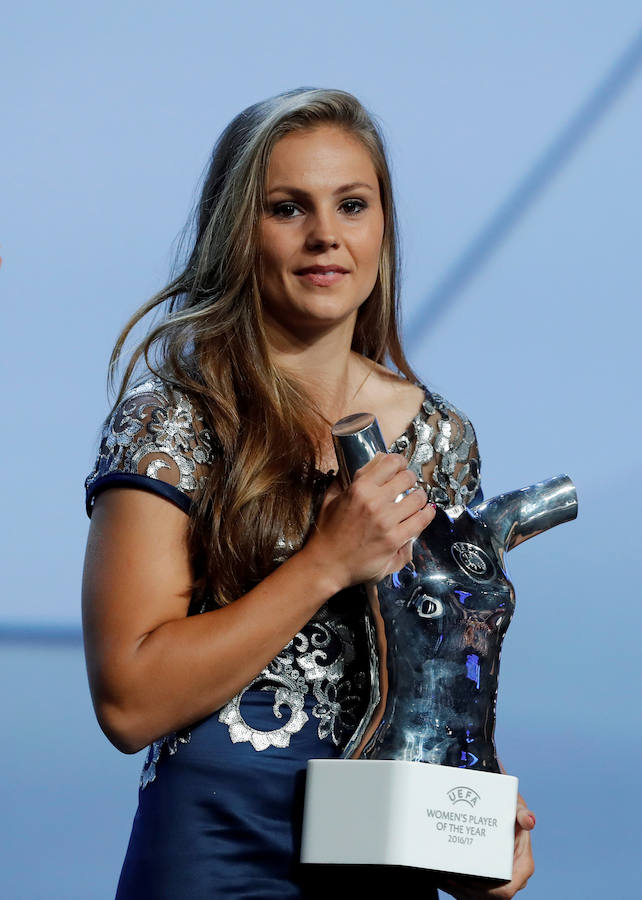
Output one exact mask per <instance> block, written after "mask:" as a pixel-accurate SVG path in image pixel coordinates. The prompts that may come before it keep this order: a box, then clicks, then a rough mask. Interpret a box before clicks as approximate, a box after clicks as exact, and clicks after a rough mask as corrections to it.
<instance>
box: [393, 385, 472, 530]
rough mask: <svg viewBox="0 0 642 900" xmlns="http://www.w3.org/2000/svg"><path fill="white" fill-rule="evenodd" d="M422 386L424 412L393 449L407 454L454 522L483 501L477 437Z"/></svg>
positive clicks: (464, 421)
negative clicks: (465, 511)
mask: <svg viewBox="0 0 642 900" xmlns="http://www.w3.org/2000/svg"><path fill="white" fill-rule="evenodd" d="M420 386H421V387H422V388H423V390H424V395H425V396H424V402H423V403H422V406H421V409H420V410H419V412H418V414H417V415H416V416H415V418H414V419H413V421H412V422H411V424H410V427H409V428H408V429H407V430H406V432H404V434H403V435H402V436H401V437H400V438H398V439H397V440H396V441H395V443H394V444H393V445H392V447H391V448H390V449H391V450H395V451H397V452H400V453H404V454H405V456H406V457H407V458H408V465H409V466H410V468H412V469H414V470H415V472H416V473H417V476H418V478H419V479H420V480H421V481H422V482H423V483H424V485H425V487H426V490H427V492H428V497H429V499H430V500H431V501H433V502H434V503H437V504H438V505H439V506H441V507H442V508H443V509H445V510H446V512H447V513H448V514H449V515H450V516H452V517H453V518H455V517H456V516H458V515H460V513H461V512H462V511H463V510H464V508H465V507H466V506H470V505H474V504H476V503H480V502H481V501H482V500H483V497H484V495H483V493H482V489H481V475H480V469H481V460H480V458H479V448H478V446H477V436H476V434H475V429H474V428H473V425H472V422H471V421H470V419H468V417H467V416H466V415H465V414H464V413H462V412H461V411H460V410H459V409H457V407H456V406H453V405H452V403H449V402H448V401H447V400H445V399H444V398H443V397H442V396H441V395H440V394H436V393H432V392H431V391H429V390H428V388H426V387H425V386H424V385H420Z"/></svg>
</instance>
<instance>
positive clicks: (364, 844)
mask: <svg viewBox="0 0 642 900" xmlns="http://www.w3.org/2000/svg"><path fill="white" fill-rule="evenodd" d="M516 808H517V778H515V777H514V776H512V775H496V774H494V773H491V772H477V771H475V770H472V769H456V768H453V767H451V766H437V765H432V764H430V763H423V762H403V761H401V760H384V759H382V760H362V759H311V760H310V761H309V762H308V772H307V779H306V788H305V807H304V816H303V840H302V845H301V862H304V863H331V864H335V863H342V864H349V865H354V864H360V865H390V866H414V867H416V868H420V869H432V870H435V871H437V872H454V873H457V874H461V875H476V876H479V877H483V878H496V879H501V880H503V881H510V879H511V877H512V871H513V848H514V842H515V812H516Z"/></svg>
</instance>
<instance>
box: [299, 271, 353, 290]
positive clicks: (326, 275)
mask: <svg viewBox="0 0 642 900" xmlns="http://www.w3.org/2000/svg"><path fill="white" fill-rule="evenodd" d="M346 275H347V272H303V273H302V274H300V275H298V277H299V278H303V279H305V281H308V282H310V284H316V285H318V286H319V287H327V286H328V285H330V284H336V283H337V281H341V279H342V278H345V277H346Z"/></svg>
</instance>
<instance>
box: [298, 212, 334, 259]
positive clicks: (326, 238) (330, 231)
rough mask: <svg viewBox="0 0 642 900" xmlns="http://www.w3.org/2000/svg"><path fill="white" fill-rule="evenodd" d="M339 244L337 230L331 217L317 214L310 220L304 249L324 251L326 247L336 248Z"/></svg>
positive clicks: (325, 214)
mask: <svg viewBox="0 0 642 900" xmlns="http://www.w3.org/2000/svg"><path fill="white" fill-rule="evenodd" d="M339 242H340V241H339V230H338V228H337V223H336V222H335V221H334V220H333V218H332V216H330V215H329V214H327V213H317V214H316V215H315V216H313V217H311V218H310V228H309V230H308V233H307V235H306V241H305V246H306V249H308V250H324V249H326V248H328V247H338V246H339Z"/></svg>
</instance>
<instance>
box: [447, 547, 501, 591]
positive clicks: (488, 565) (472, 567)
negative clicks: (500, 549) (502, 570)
mask: <svg viewBox="0 0 642 900" xmlns="http://www.w3.org/2000/svg"><path fill="white" fill-rule="evenodd" d="M450 552H451V553H452V555H453V559H454V560H455V562H456V563H457V565H458V566H459V568H460V569H463V571H464V572H465V573H466V574H467V575H470V577H471V578H475V579H476V580H477V581H490V579H491V578H493V577H494V575H495V566H494V565H493V562H492V560H491V559H490V557H489V556H488V554H487V553H485V552H484V551H483V550H482V549H481V547H476V546H475V544H468V543H466V542H465V541H457V542H456V543H455V544H453V545H452V546H451V548H450Z"/></svg>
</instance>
